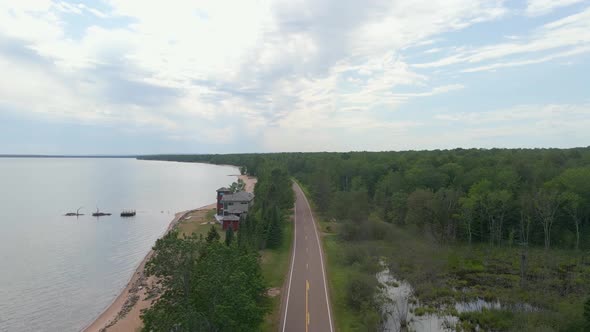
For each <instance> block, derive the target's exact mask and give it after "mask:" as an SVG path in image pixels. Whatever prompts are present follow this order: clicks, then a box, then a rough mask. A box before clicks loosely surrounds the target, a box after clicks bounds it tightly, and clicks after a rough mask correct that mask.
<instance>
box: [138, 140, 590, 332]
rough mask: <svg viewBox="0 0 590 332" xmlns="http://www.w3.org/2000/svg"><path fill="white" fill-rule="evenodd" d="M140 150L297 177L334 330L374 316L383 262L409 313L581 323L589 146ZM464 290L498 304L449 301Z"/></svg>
mask: <svg viewBox="0 0 590 332" xmlns="http://www.w3.org/2000/svg"><path fill="white" fill-rule="evenodd" d="M147 158H149V159H159V160H175V161H186V162H208V163H215V164H233V165H238V166H241V169H242V171H243V172H247V173H249V174H252V175H258V174H267V173H268V171H265V169H267V168H268V165H269V164H273V165H276V167H277V169H280V170H282V171H283V172H285V173H286V174H288V175H290V176H292V177H294V178H295V179H297V180H298V181H299V182H300V183H302V184H303V185H304V187H305V188H306V189H307V191H308V193H309V194H310V195H311V197H312V199H313V202H314V206H315V208H316V212H317V213H318V214H319V215H320V216H321V219H322V222H321V225H322V226H321V227H322V230H323V232H324V234H325V236H324V245H325V248H326V249H325V250H326V251H327V255H328V259H329V261H330V264H329V265H330V267H329V268H328V269H329V271H328V273H329V275H330V278H331V279H333V280H331V290H332V294H333V295H332V296H333V297H338V295H337V294H336V293H343V294H345V295H343V296H342V298H336V300H335V301H333V302H334V306H336V307H337V308H335V311H336V314H337V319H338V320H341V322H340V327H341V330H344V331H347V330H351V331H352V330H376V329H379V328H380V327H381V325H380V324H382V323H383V319H382V317H379V315H375V312H379V310H380V308H382V306H383V303H381V302H380V300H379V296H377V294H378V293H379V286H378V282H377V280H376V278H375V274H376V273H377V272H378V271H379V270H380V269H381V265H382V264H383V263H384V262H385V264H386V266H387V267H388V268H389V270H390V271H392V273H395V274H396V276H397V277H398V278H400V279H404V280H408V281H410V282H411V284H412V286H413V295H412V296H413V297H415V298H416V299H418V300H420V303H421V307H420V308H417V309H416V310H415V312H414V314H415V315H414V316H418V315H420V314H422V315H424V314H429V313H432V312H435V311H441V310H447V311H446V314H450V315H454V316H457V317H458V318H459V321H458V322H457V323H456V326H455V329H458V330H467V331H469V330H475V329H477V328H484V329H491V330H511V329H514V330H531V331H533V330H534V331H537V330H548V331H552V330H572V331H579V330H583V329H584V328H589V326H588V325H589V324H590V312H589V311H590V304H589V303H588V302H587V301H588V296H589V294H590V260H589V259H588V258H589V255H588V252H589V250H590V227H589V226H590V221H589V219H590V148H574V149H489V150H487V149H455V150H444V151H441V150H436V151H406V152H349V153H276V154H235V155H177V156H173V155H169V156H163V155H162V156H150V157H147ZM277 185H278V183H277ZM281 186H289V185H288V184H287V183H286V182H285V183H282V184H281ZM285 202H286V200H285ZM286 207H287V206H286V205H285V206H282V208H286ZM266 211H267V212H265V213H263V214H262V215H268V213H270V212H268V209H266ZM264 219H265V220H266V219H269V218H268V217H265V218H264ZM257 232H258V233H259V234H268V228H267V230H266V231H263V230H258V231H257ZM265 232H266V233H265ZM340 291H342V292H340ZM472 299H485V300H489V301H492V300H493V301H501V302H502V303H504V304H505V305H504V306H503V307H500V308H483V310H479V311H476V312H458V311H457V310H456V309H453V308H454V307H453V304H454V303H457V302H458V301H462V302H465V301H470V300H472ZM584 303H586V306H584ZM523 304H526V306H524V307H526V308H529V309H526V310H515V308H516V307H523ZM338 307H341V308H338ZM585 308H586V309H585ZM339 313H340V314H339ZM345 316H350V317H351V318H344V317H345ZM401 316H403V315H401ZM407 316H408V315H407V313H406V316H405V317H397V321H398V322H397V323H396V324H399V327H403V325H404V324H407V323H408V322H406V320H407V319H408V317H407ZM340 318H341V319H340Z"/></svg>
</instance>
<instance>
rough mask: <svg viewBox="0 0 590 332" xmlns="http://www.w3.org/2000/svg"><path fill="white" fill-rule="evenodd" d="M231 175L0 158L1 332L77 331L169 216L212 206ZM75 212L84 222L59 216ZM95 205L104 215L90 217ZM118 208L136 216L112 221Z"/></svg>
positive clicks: (106, 162) (134, 163)
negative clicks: (217, 193) (77, 210)
mask: <svg viewBox="0 0 590 332" xmlns="http://www.w3.org/2000/svg"><path fill="white" fill-rule="evenodd" d="M238 173H239V172H238V170H237V169H236V168H235V167H230V166H214V165H205V164H189V163H173V162H158V161H140V160H134V159H70V158H67V159H66V158H64V159H60V158H55V159H53V158H51V159H49V158H39V159H37V158H31V159H29V158H0V331H78V330H80V329H82V328H83V327H85V326H86V325H87V324H89V323H90V322H91V321H92V320H93V319H94V318H95V317H97V316H98V315H99V314H100V313H101V312H102V311H103V309H105V308H106V307H107V306H108V305H109V304H110V303H111V302H112V301H113V300H114V298H115V297H116V296H117V295H118V294H119V292H120V290H121V289H123V287H124V286H125V285H126V283H127V282H128V280H129V278H130V277H131V275H132V274H133V272H134V270H135V269H136V267H137V266H138V265H139V263H140V262H141V260H142V259H143V258H144V256H145V255H146V254H147V252H148V251H149V250H150V248H151V246H152V245H153V244H154V242H155V241H156V239H157V238H158V237H160V236H161V235H162V234H163V233H164V232H165V230H166V228H167V227H168V224H169V223H170V221H171V220H172V219H173V218H174V213H175V212H178V211H183V210H188V209H193V208H198V207H201V206H204V205H207V204H210V203H213V202H214V201H215V190H216V189H217V188H219V187H221V186H227V185H229V184H230V183H231V182H233V181H235V179H236V178H235V177H233V176H229V175H235V174H238ZM81 206H82V207H84V208H83V209H82V211H81V212H82V213H85V214H86V215H85V216H81V217H78V218H77V217H65V216H63V214H65V213H67V212H70V211H73V212H75V211H76V209H77V208H78V207H81ZM96 207H99V208H100V210H101V211H104V212H111V213H113V216H110V217H100V218H95V217H92V216H90V214H91V213H92V212H93V211H94V210H96ZM123 209H135V210H137V216H136V217H133V218H127V219H125V218H121V217H120V216H119V213H120V212H121V210H123Z"/></svg>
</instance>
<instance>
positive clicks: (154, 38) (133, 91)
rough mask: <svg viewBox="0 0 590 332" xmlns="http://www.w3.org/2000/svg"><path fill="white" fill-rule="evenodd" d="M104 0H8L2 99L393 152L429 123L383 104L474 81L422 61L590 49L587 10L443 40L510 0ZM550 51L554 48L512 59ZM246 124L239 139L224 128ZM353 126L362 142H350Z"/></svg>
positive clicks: (171, 125) (0, 18) (161, 125)
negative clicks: (521, 29)
mask: <svg viewBox="0 0 590 332" xmlns="http://www.w3.org/2000/svg"><path fill="white" fill-rule="evenodd" d="M105 3H106V4H107V5H109V6H110V8H109V9H108V10H107V9H104V8H101V9H100V10H99V9H96V8H92V7H91V6H90V5H86V4H75V5H74V4H71V3H68V2H63V1H40V0H39V1H36V0H35V1H31V0H28V1H15V2H8V1H1V2H0V70H3V77H4V78H3V79H0V105H1V106H0V107H3V108H6V109H12V110H18V111H19V112H31V113H34V114H43V115H44V116H53V117H56V118H57V117H59V118H69V119H76V120H79V121H88V122H95V123H111V124H115V123H123V124H125V126H128V125H129V123H133V124H135V125H137V126H138V127H147V128H150V130H153V129H155V130H161V131H162V132H165V133H166V134H167V137H172V138H174V139H175V140H189V141H198V142H200V143H201V142H202V143H205V142H215V143H223V144H228V145H231V144H235V143H236V142H239V140H240V136H241V135H248V137H250V138H252V139H254V138H256V137H262V140H263V142H262V144H264V146H265V147H266V148H268V149H271V150H282V149H295V150H297V148H296V147H297V144H300V143H301V144H303V145H302V147H301V148H300V149H299V150H302V149H307V148H306V147H309V149H322V148H323V147H324V146H325V147H326V149H329V148H332V149H346V148H347V147H349V148H357V149H359V148H361V147H362V144H369V145H370V146H373V147H376V146H379V147H380V148H384V149H386V148H387V144H391V140H398V139H399V140H400V141H401V138H402V137H403V135H407V134H408V130H410V129H411V128H418V127H420V126H421V125H422V121H418V120H411V119H405V120H394V119H393V118H386V116H384V114H393V113H395V112H397V111H399V110H400V108H401V107H403V105H404V103H409V102H411V101H412V100H414V99H418V98H429V97H432V96H435V95H440V94H444V93H449V92H451V91H458V90H461V89H463V88H464V85H463V83H462V82H461V80H460V77H458V78H457V79H456V80H451V81H448V80H447V81H442V82H441V81H440V80H438V79H436V73H435V72H428V71H427V70H422V71H418V69H419V68H420V69H427V68H437V67H443V66H446V65H450V64H465V63H468V64H471V65H472V66H471V67H469V68H463V70H464V71H482V70H493V69H497V68H502V67H508V66H517V65H525V64H532V63H540V62H545V61H550V60H553V59H557V58H567V57H570V56H572V55H575V54H581V53H582V52H586V50H587V49H588V47H589V45H590V39H588V36H590V34H588V31H589V22H590V16H589V15H590V10H589V9H587V10H585V11H582V12H580V13H578V14H576V15H571V16H570V17H566V18H563V19H561V20H557V21H555V22H552V23H549V24H547V25H545V26H543V27H540V28H538V29H536V30H535V31H533V32H532V33H531V34H530V35H529V36H524V37H521V36H516V37H518V38H512V37H511V38H510V41H509V42H507V43H502V44H497V45H490V46H487V47H482V48H476V49H473V48H468V47H464V46H463V47H456V46H452V45H451V46H446V45H445V46H440V47H436V46H439V45H437V43H440V42H441V41H442V40H444V41H445V42H448V40H447V39H446V36H445V35H444V34H445V33H447V32H452V31H457V30H461V29H464V28H466V27H468V26H472V25H475V24H478V23H481V22H491V21H494V20H500V19H501V18H503V17H504V16H506V15H507V14H508V13H509V9H508V8H506V7H505V4H504V1H501V0H492V1H489V0H445V1H430V0H419V1H416V0H401V1H395V2H391V1H381V0H376V1H369V2H364V1H358V2H342V1H337V0H330V1H321V2H318V1H313V0H301V1H271V0H244V1H239V2H235V1H229V0H222V1H198V2H195V1H191V0H178V1H174V3H170V2H157V1H156V2H146V1H139V0H129V1H115V0H109V1H105ZM537 6H539V5H537ZM539 8H540V7H539ZM72 14H74V15H79V16H81V17H79V18H80V21H83V22H85V20H84V18H85V17H87V18H90V17H91V18H92V20H88V21H89V22H93V24H95V25H91V26H83V27H82V28H80V27H78V25H79V24H78V25H76V27H77V28H78V29H82V30H79V31H75V32H76V34H75V35H76V37H75V38H74V37H72V31H70V30H69V29H72V26H71V25H69V24H68V23H69V22H67V21H65V20H66V19H67V17H68V16H72ZM110 20H112V21H110ZM122 22H123V23H122ZM78 23H79V22H78ZM103 23H104V24H103ZM5 39H6V40H7V41H8V42H7V43H8V44H9V45H8V44H6V45H8V46H10V49H7V48H3V47H6V45H5V44H3V41H4V40H5ZM418 48H421V49H419V50H422V51H421V52H422V54H424V53H426V54H429V55H430V56H433V55H436V54H442V52H440V51H441V50H444V51H445V53H444V54H446V52H447V51H448V52H451V54H452V55H451V56H449V57H446V58H443V59H440V60H438V61H436V62H432V63H428V64H419V65H414V66H412V65H410V64H409V63H410V62H411V60H412V59H411V58H409V57H408V56H407V55H406V53H411V52H408V50H411V51H416V50H417V49H418ZM544 51H550V52H552V53H551V54H542V55H541V56H537V57H535V58H531V57H526V58H522V59H511V58H510V57H511V56H514V55H529V54H537V52H544ZM3 52H4V54H3ZM10 52H12V53H14V54H12V55H11V54H9V53H10ZM452 52H454V54H453V53H452ZM476 63H477V64H478V65H477V66H473V64H476ZM9 78H10V79H9ZM12 78H18V79H12ZM377 110H379V111H377ZM219 114H223V115H224V119H226V120H224V121H219V120H218V119H219ZM237 128H241V129H243V132H242V133H241V135H226V136H220V133H223V132H227V131H231V132H234V131H235V130H238V129H237ZM309 128H314V129H317V130H318V131H320V132H321V133H319V134H317V135H310V134H309ZM353 134H354V136H355V137H356V136H358V137H363V138H362V139H357V140H355V141H354V142H351V138H350V137H352V136H353ZM378 135H383V137H385V138H386V139H383V140H378V137H379V136H378ZM301 136H305V138H304V139H296V137H301ZM302 140H303V141H304V142H301V141H302ZM314 141H315V142H318V141H319V142H321V144H318V143H314ZM375 142H378V144H377V143H375ZM322 144H325V145H322ZM400 144H401V143H400ZM399 146H400V147H401V146H402V145H399Z"/></svg>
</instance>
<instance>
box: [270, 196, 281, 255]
mask: <svg viewBox="0 0 590 332" xmlns="http://www.w3.org/2000/svg"><path fill="white" fill-rule="evenodd" d="M269 215H270V216H269V217H270V220H269V228H268V238H267V241H266V243H267V246H268V247H269V248H278V247H279V246H280V245H281V242H282V240H283V227H282V226H283V225H282V223H281V211H280V210H279V208H278V207H276V206H275V207H274V208H272V210H271V212H270V213H269Z"/></svg>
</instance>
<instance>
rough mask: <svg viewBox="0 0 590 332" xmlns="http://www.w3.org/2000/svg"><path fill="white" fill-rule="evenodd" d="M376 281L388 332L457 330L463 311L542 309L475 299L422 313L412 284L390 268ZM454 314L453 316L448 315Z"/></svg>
mask: <svg viewBox="0 0 590 332" xmlns="http://www.w3.org/2000/svg"><path fill="white" fill-rule="evenodd" d="M377 280H378V281H379V283H380V284H381V286H382V295H383V297H384V300H385V301H384V307H383V312H382V313H383V317H384V321H383V330H384V331H388V332H405V331H415V332H443V331H455V326H456V324H457V323H459V317H457V316H456V315H458V314H461V313H464V312H478V311H482V310H484V309H487V310H489V309H492V310H501V309H506V310H511V311H524V312H533V311H537V310H539V309H538V308H535V307H533V306H531V305H530V304H528V303H519V304H514V305H504V304H502V303H501V302H500V301H486V300H484V299H479V298H478V299H475V300H472V301H469V302H456V303H455V304H454V306H453V309H454V310H443V309H444V308H438V310H436V311H435V312H430V311H428V312H426V311H424V310H421V311H422V313H421V314H420V315H418V314H417V313H418V312H419V311H420V308H421V307H420V303H419V301H418V300H417V299H416V298H415V296H414V295H413V292H414V290H413V288H412V285H410V283H408V282H407V281H404V280H398V279H396V278H395V277H394V276H393V275H392V274H391V272H390V271H389V269H388V268H387V267H384V269H383V270H382V271H381V272H379V273H377ZM445 312H453V314H449V313H445Z"/></svg>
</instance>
